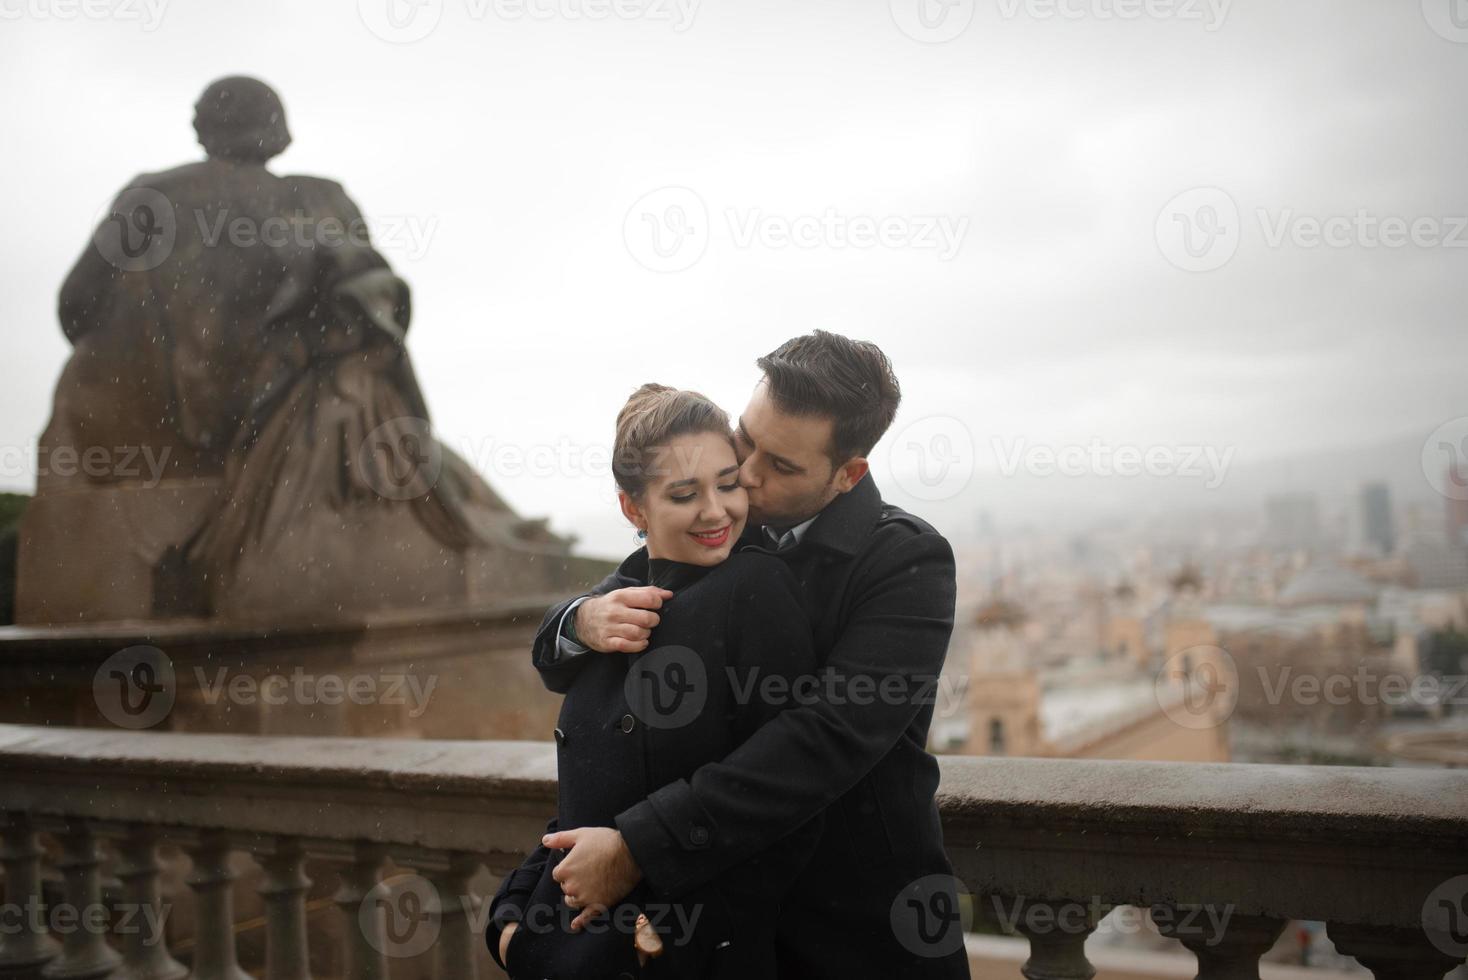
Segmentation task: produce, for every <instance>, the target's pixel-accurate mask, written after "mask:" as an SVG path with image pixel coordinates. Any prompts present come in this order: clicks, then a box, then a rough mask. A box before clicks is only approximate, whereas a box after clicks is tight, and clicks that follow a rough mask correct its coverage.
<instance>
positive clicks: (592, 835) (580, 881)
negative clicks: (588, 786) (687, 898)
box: [541, 827, 642, 932]
mask: <svg viewBox="0 0 1468 980" xmlns="http://www.w3.org/2000/svg"><path fill="white" fill-rule="evenodd" d="M541 843H542V844H544V845H545V846H546V847H549V848H553V849H554V850H558V851H563V850H566V849H567V848H569V849H570V853H569V854H567V855H566V856H565V858H564V859H563V860H562V861H561V863H560V864H558V865H556V869H555V870H554V871H552V872H551V877H552V878H554V879H555V880H556V882H557V884H559V885H560V886H561V892H562V893H563V894H564V895H565V896H566V905H567V906H568V907H570V908H573V909H580V910H581V913H580V914H579V915H577V916H576V918H575V919H573V920H572V921H571V930H572V931H573V932H575V931H578V930H580V928H581V927H582V926H583V925H585V924H586V923H588V922H590V921H591V920H592V919H594V918H596V917H597V916H598V915H600V914H601V913H603V912H605V911H606V910H607V909H609V908H611V907H612V906H613V905H615V904H616V903H618V902H620V901H621V900H622V899H624V898H626V897H627V893H628V892H630V891H632V889H633V888H634V887H636V885H637V883H638V882H639V881H641V880H642V869H641V868H639V867H638V866H637V862H636V861H634V860H632V852H631V851H629V850H628V849H627V842H626V841H624V840H622V833H621V831H619V830H616V829H614V828H612V827H576V828H575V829H572V830H561V831H557V832H556V833H554V834H546V835H545V837H543V838H541Z"/></svg>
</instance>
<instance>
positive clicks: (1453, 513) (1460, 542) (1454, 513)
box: [1444, 466, 1468, 548]
mask: <svg viewBox="0 0 1468 980" xmlns="http://www.w3.org/2000/svg"><path fill="white" fill-rule="evenodd" d="M1445 479H1446V482H1445V483H1444V486H1446V487H1448V488H1449V489H1450V490H1451V491H1453V493H1454V494H1455V495H1454V496H1449V497H1448V498H1447V505H1448V507H1447V532H1448V540H1449V541H1450V542H1452V543H1453V544H1455V545H1457V546H1458V547H1460V548H1468V469H1465V468H1463V467H1461V466H1459V467H1452V466H1450V467H1448V472H1447V476H1446V478H1445Z"/></svg>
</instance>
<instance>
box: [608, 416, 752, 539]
mask: <svg viewBox="0 0 1468 980" xmlns="http://www.w3.org/2000/svg"><path fill="white" fill-rule="evenodd" d="M650 470H651V474H650V477H649V479H648V482H647V490H646V491H645V492H644V493H643V495H642V499H641V500H638V501H634V500H632V499H631V498H629V497H627V496H626V494H622V495H621V496H622V511H623V513H625V514H626V515H627V518H628V520H630V521H632V523H633V524H635V525H636V526H637V527H639V528H642V529H644V530H646V531H647V554H648V557H650V558H670V559H672V560H674V561H681V562H687V563H689V564H692V565H717V564H718V563H719V562H721V561H723V560H724V559H726V558H728V557H729V553H730V552H731V551H733V550H734V542H735V541H737V540H738V539H739V534H740V532H741V531H743V530H744V520H745V517H746V516H747V515H748V513H749V497H748V496H747V494H746V493H745V490H744V488H743V487H741V486H740V485H739V460H738V459H737V458H736V457H735V455H734V447H733V446H732V445H731V444H730V441H729V437H728V436H724V435H720V434H718V433H713V432H704V433H700V434H698V435H690V436H679V437H677V438H676V439H674V440H673V441H672V442H671V443H669V444H668V445H667V446H663V447H659V448H658V449H657V450H656V451H655V452H654V453H653V458H652V461H651V465H650Z"/></svg>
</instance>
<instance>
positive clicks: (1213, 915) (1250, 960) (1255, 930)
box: [1152, 905, 1289, 980]
mask: <svg viewBox="0 0 1468 980" xmlns="http://www.w3.org/2000/svg"><path fill="white" fill-rule="evenodd" d="M1152 921H1153V923H1155V924H1156V926H1157V931H1158V932H1160V933H1162V935H1164V936H1167V937H1169V938H1172V939H1176V940H1178V941H1179V942H1181V943H1182V944H1183V946H1185V947H1187V949H1188V951H1189V952H1191V953H1192V954H1193V955H1194V956H1196V957H1197V958H1198V980H1259V957H1261V956H1263V955H1264V954H1265V953H1267V952H1269V951H1270V949H1272V948H1273V947H1274V944H1275V943H1276V942H1278V941H1279V937H1280V934H1281V933H1283V932H1284V929H1285V926H1286V925H1288V924H1289V923H1288V922H1287V921H1286V920H1284V919H1274V918H1268V917H1265V916H1259V915H1237V914H1234V913H1233V911H1232V909H1230V908H1228V907H1227V906H1219V905H1183V906H1178V905H1154V906H1152Z"/></svg>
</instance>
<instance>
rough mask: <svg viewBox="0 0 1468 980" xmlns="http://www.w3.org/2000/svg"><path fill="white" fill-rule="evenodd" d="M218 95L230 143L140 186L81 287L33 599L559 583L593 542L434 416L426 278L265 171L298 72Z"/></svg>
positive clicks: (322, 600) (47, 437) (243, 81)
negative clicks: (417, 324)
mask: <svg viewBox="0 0 1468 980" xmlns="http://www.w3.org/2000/svg"><path fill="white" fill-rule="evenodd" d="M195 110H196V114H195V120H194V127H195V130H196V131H197V133H198V136H199V141H200V143H201V144H202V145H203V147H204V149H205V151H206V153H207V158H206V159H205V160H203V161H200V162H197V163H191V164H187V165H184V166H181V167H177V168H175V169H172V170H168V171H165V172H162V173H156V174H146V175H143V176H140V177H138V178H136V179H135V180H133V181H132V182H131V183H130V184H129V185H128V186H127V187H126V188H124V189H123V191H122V192H121V193H120V194H119V195H118V197H117V199H116V200H115V201H114V203H113V205H112V207H111V208H110V210H109V213H107V215H106V216H105V217H104V219H103V220H102V222H101V224H100V225H99V227H98V228H97V231H96V233H95V234H94V236H93V241H92V242H91V243H90V244H89V245H88V247H87V248H86V250H85V251H84V252H83V253H82V256H81V258H80V259H79V260H78V261H77V263H76V265H75V267H74V268H73V269H72V271H71V273H70V275H68V276H67V279H66V282H65V285H64V286H63V287H62V290H61V298H60V304H59V314H60V320H61V327H62V330H63V331H64V333H65V334H66V337H67V338H68V340H70V341H71V343H72V345H73V348H74V350H73V354H72V357H71V359H70V360H69V362H68V363H67V365H66V367H65V369H64V370H63V372H62V375H61V379H60V381H59V382H58V384H57V390H56V399H55V405H54V408H53V413H52V419H51V422H50V424H49V425H48V427H47V429H46V431H45V433H44V435H43V436H42V439H41V446H40V459H39V460H38V480H37V496H36V499H35V500H33V501H32V503H31V506H30V507H29V509H28V511H27V514H26V517H25V519H24V521H23V523H22V527H21V545H20V556H19V564H20V567H19V575H18V588H17V620H18V621H19V622H30V623H56V622H74V621H76V620H78V619H83V620H95V619H103V620H107V619H136V618H151V617H159V616H170V615H203V616H213V617H220V618H226V619H232V620H254V619H264V618H269V619H271V620H272V621H280V620H283V619H303V620H313V621H314V620H321V619H333V618H341V617H347V618H350V617H352V616H354V615H356V614H359V613H368V612H376V611H380V610H384V609H396V608H418V607H420V606H422V605H424V604H455V603H457V604H463V603H465V602H472V601H475V600H482V599H489V598H497V597H501V596H504V595H505V594H506V593H507V592H515V591H519V592H533V591H537V590H539V589H545V588H552V587H554V583H553V578H554V573H555V569H556V568H557V567H560V566H561V564H562V563H558V562H556V561H553V560H545V559H547V558H554V557H556V556H562V557H563V556H565V555H566V554H567V553H568V549H569V543H568V542H567V541H565V540H563V539H559V538H557V537H555V536H553V535H551V534H549V533H548V532H547V531H546V529H545V526H544V523H543V522H539V521H525V520H521V519H520V518H519V517H517V516H516V515H515V514H514V513H513V511H511V509H510V508H509V507H508V506H507V505H506V504H505V503H504V501H503V500H501V499H500V498H499V496H498V495H497V494H495V492H494V491H493V490H491V489H490V487H489V486H488V485H487V484H486V483H485V482H484V481H483V480H482V479H481V478H480V477H479V476H478V475H477V474H476V473H475V472H474V471H473V470H472V469H471V468H470V467H469V466H468V464H466V463H465V462H464V461H463V460H462V459H461V458H460V457H458V456H457V455H455V454H454V453H453V452H452V451H450V450H449V449H448V448H447V447H445V446H443V445H442V444H440V443H439V442H438V441H437V440H436V439H435V438H434V436H433V433H432V430H431V427H430V424H429V420H428V411H427V407H426V405H425V402H424V399H423V396H422V393H421V392H420V390H419V388H418V383H417V380H416V378H415V376H414V372H413V368H412V364H411V361H410V360H409V357H408V352H407V349H406V347H405V346H404V342H405V336H406V333H407V330H408V324H409V314H410V302H409V291H408V287H407V284H406V283H405V282H403V280H402V279H401V278H399V277H398V276H397V275H395V274H394V273H393V271H392V269H391V268H390V267H389V265H388V263H387V261H386V260H385V259H384V258H383V257H382V256H381V255H380V254H379V253H378V252H377V251H376V250H375V249H374V248H373V247H372V244H371V241H370V236H369V234H368V232H367V228H366V225H365V223H364V221H363V218H362V215H361V213H360V211H359V210H358V209H357V207H356V205H355V204H353V202H352V200H351V199H350V198H349V197H348V196H347V195H346V193H345V191H343V189H342V187H341V185H340V184H338V183H336V182H334V181H330V180H325V179H321V178H316V177H300V176H278V175H276V174H274V173H272V172H271V171H270V170H269V169H268V168H267V166H266V164H267V163H268V161H269V160H270V159H271V158H272V157H274V156H275V155H276V154H278V153H280V152H281V151H282V150H284V149H285V147H286V146H287V144H288V143H289V142H290V134H289V132H288V130H287V128H286V123H285V113H284V109H283V107H282V105H281V102H280V99H279V98H278V97H277V95H276V93H275V92H274V91H273V90H271V89H270V87H269V86H267V85H265V84H264V83H263V82H260V81H257V80H255V79H251V78H243V77H233V78H225V79H221V80H220V81H217V82H215V83H213V84H212V85H210V86H209V87H208V88H207V89H206V90H205V92H204V94H203V96H202V97H201V98H200V99H199V101H198V103H197V105H196V106H195ZM537 558H539V559H541V560H539V561H537V560H536V559H537Z"/></svg>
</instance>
